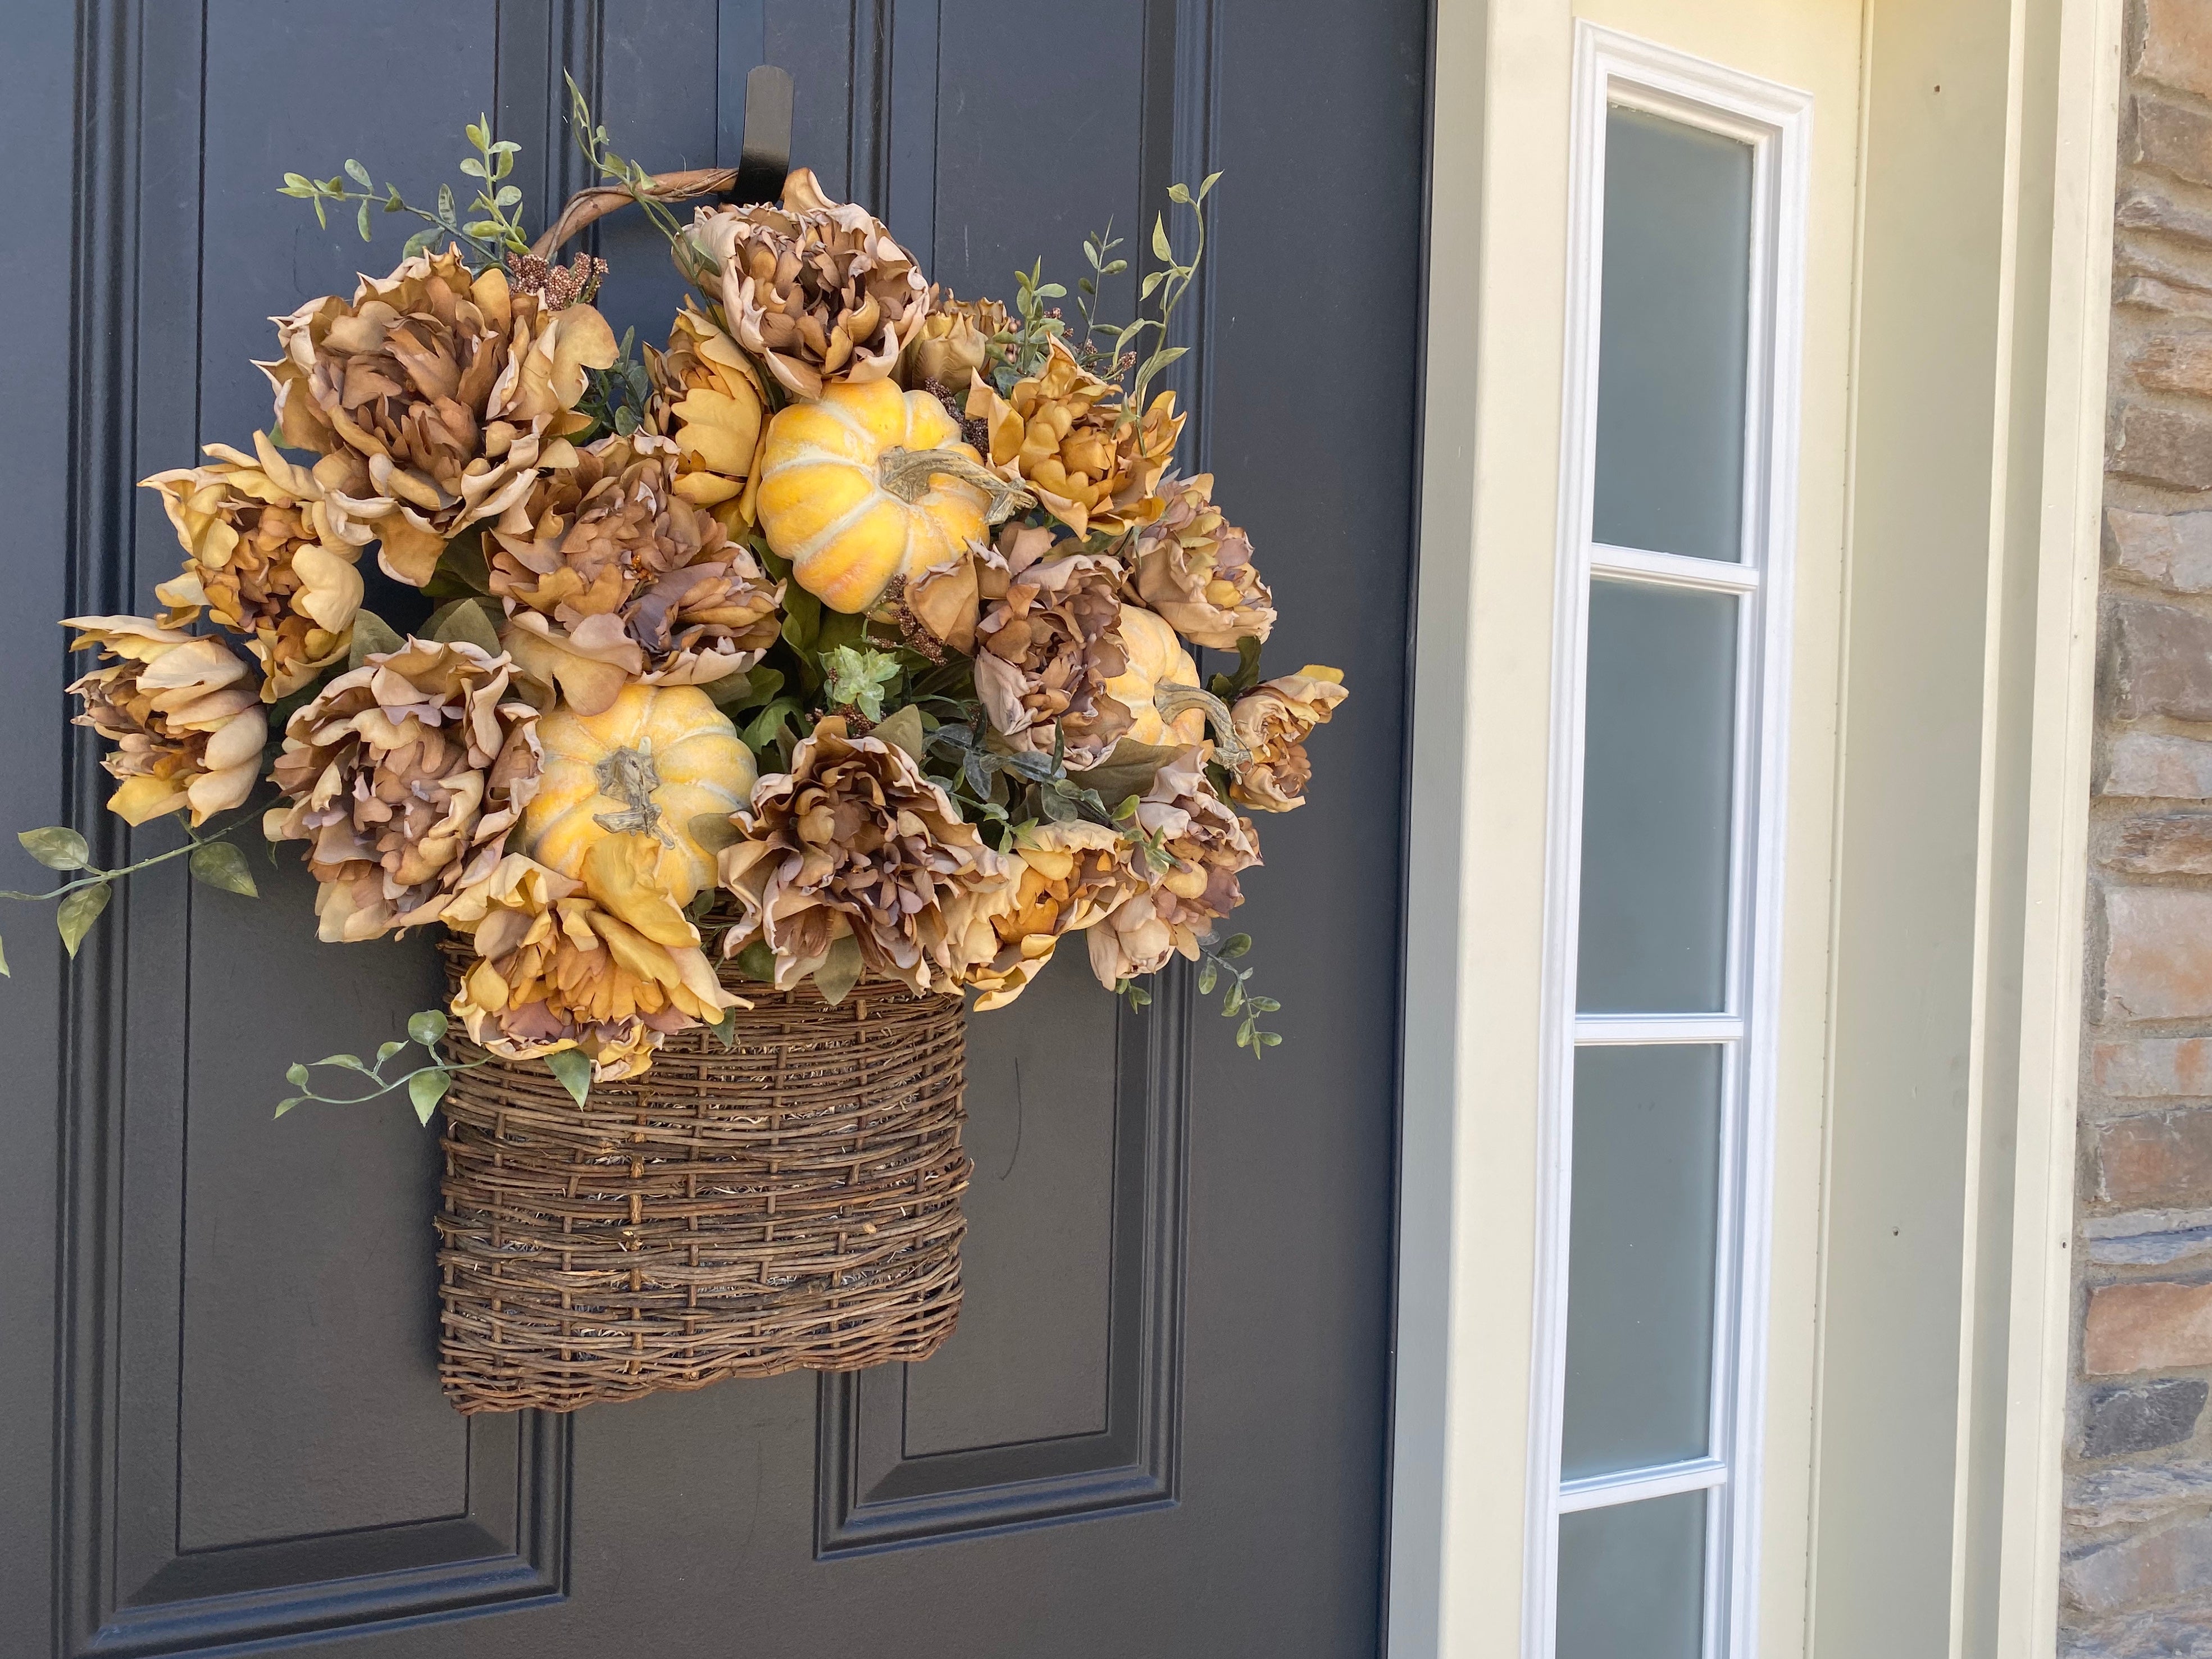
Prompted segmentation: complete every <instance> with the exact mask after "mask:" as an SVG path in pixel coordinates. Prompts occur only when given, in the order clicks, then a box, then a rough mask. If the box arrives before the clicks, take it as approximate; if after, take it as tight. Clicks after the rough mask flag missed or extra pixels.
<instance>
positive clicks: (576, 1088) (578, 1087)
mask: <svg viewBox="0 0 2212 1659" xmlns="http://www.w3.org/2000/svg"><path fill="white" fill-rule="evenodd" d="M545 1069H546V1070H547V1071H549V1072H550V1073H553V1075H554V1076H555V1077H556V1078H558V1079H561V1086H562V1088H564V1089H566V1090H567V1091H568V1092H569V1094H570V1095H571V1096H573V1097H574V1099H575V1102H576V1104H578V1105H579V1106H580V1105H582V1104H583V1103H584V1102H585V1101H586V1099H587V1098H588V1097H590V1095H591V1092H592V1057H591V1056H590V1055H589V1054H586V1053H585V1052H584V1051H583V1050H582V1049H581V1048H563V1049H562V1050H560V1051H559V1052H558V1053H557V1054H548V1055H546V1056H545Z"/></svg>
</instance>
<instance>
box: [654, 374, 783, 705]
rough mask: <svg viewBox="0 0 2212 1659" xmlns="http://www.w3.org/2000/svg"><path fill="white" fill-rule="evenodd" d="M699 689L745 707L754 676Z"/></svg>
mask: <svg viewBox="0 0 2212 1659" xmlns="http://www.w3.org/2000/svg"><path fill="white" fill-rule="evenodd" d="M623 413H624V414H625V415H627V414H628V413H629V410H623ZM699 689H700V690H702V691H704V692H705V693H706V694H707V696H708V699H709V700H710V701H712V702H713V703H714V707H715V708H720V709H721V710H723V711H724V712H725V713H726V712H728V711H729V710H731V709H732V708H744V707H745V706H746V705H747V703H748V702H750V700H751V698H752V691H753V677H752V676H751V674H750V673H749V672H747V671H745V670H744V669H742V668H741V669H739V670H738V671H737V672H736V673H734V674H725V675H723V676H722V678H720V679H719V680H708V682H707V683H706V684H704V685H702V686H701V687H700V688H699Z"/></svg>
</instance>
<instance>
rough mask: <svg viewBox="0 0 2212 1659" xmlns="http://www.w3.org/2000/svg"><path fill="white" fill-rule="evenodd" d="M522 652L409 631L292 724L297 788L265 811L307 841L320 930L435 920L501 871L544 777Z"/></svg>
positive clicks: (269, 819)
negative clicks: (522, 685)
mask: <svg viewBox="0 0 2212 1659" xmlns="http://www.w3.org/2000/svg"><path fill="white" fill-rule="evenodd" d="M512 672H513V665H512V664H511V663H510V662H509V661H508V660H507V658H505V657H503V656H502V657H491V656H487V655H486V654H485V653H484V652H483V650H481V649H480V648H478V647H476V646H473V645H470V644H467V643H465V642H455V643H453V644H447V645H432V644H426V643H424V642H423V641H420V640H413V639H410V640H409V641H407V642H406V643H405V644H404V646H402V647H400V648H399V649H398V650H397V651H386V652H379V653H374V654H373V655H371V656H370V657H368V659H366V660H365V661H363V662H362V665H361V666H360V667H358V668H356V669H354V670H352V671H350V672H349V673H344V674H341V675H339V676H338V678H336V679H334V680H332V681H331V683H330V684H328V685H327V686H325V687H324V688H323V690H322V691H321V693H320V694H319V695H318V696H316V697H315V699H314V700H313V702H308V703H307V704H305V705H303V706H302V707H301V708H299V709H297V710H295V712H294V714H293V715H292V718H291V719H290V720H289V721H287V722H286V723H285V727H284V749H283V753H281V754H280V755H278V756H277V757H276V766H275V769H274V774H273V775H274V776H275V778H276V787H277V788H279V789H280V790H282V791H283V793H284V794H285V795H286V797H287V798H288V799H289V805H278V806H272V807H270V809H269V811H268V813H267V815H266V816H265V817H264V818H263V820H262V826H261V827H262V833H263V834H264V836H267V837H268V838H269V839H270V841H272V842H275V841H304V842H307V843H309V845H308V848H307V868H308V870H309V871H310V872H312V873H313V876H314V878H315V879H316V880H317V881H318V882H319V883H321V884H322V885H321V888H320V890H319V891H318V892H317V894H316V895H315V915H316V916H317V918H318V920H319V924H320V925H319V928H318V933H319V937H320V938H322V939H325V940H326V941H329V942H332V943H337V942H341V941H349V940H354V939H374V938H375V937H376V936H377V935H379V934H380V933H392V932H394V931H396V930H398V929H403V928H407V927H416V926H417V925H418V924H421V923H423V922H428V921H436V920H438V919H439V918H440V917H441V916H442V915H444V914H445V912H446V909H447V907H448V906H449V905H450V904H451V902H453V896H454V895H455V894H456V893H457V892H459V891H460V890H462V889H463V888H465V887H466V886H467V885H468V884H471V883H472V882H476V881H480V880H482V879H483V878H485V877H486V876H488V875H489V873H490V872H491V870H492V868H493V866H495V865H496V864H497V863H498V862H499V858H500V848H501V845H502V843H504V842H505V841H506V840H507V831H508V830H510V829H513V827H514V824H515V821H516V820H517V819H518V818H519V817H520V816H521V813H522V809H523V807H524V806H525V805H527V804H528V802H529V799H530V797H531V795H532V793H533V792H534V791H535V790H536V789H537V787H538V763H539V760H540V754H539V750H538V711H537V710H536V709H534V708H532V707H531V706H530V705H529V704H528V703H526V702H520V701H519V700H515V699H513V698H511V697H510V696H509V693H508V684H509V680H510V678H511V676H512Z"/></svg>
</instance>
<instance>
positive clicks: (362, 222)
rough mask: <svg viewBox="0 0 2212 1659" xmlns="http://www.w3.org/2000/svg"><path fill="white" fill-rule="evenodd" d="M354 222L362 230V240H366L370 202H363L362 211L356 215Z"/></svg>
mask: <svg viewBox="0 0 2212 1659" xmlns="http://www.w3.org/2000/svg"><path fill="white" fill-rule="evenodd" d="M354 223H355V225H356V227H357V228H359V229H360V231H361V240H362V241H364V242H365V241H367V240H368V203H367V202H363V203H362V204H361V211H360V212H358V213H356V214H355V215H354Z"/></svg>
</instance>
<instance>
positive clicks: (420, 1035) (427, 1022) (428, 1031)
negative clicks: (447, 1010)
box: [407, 1008, 450, 1048]
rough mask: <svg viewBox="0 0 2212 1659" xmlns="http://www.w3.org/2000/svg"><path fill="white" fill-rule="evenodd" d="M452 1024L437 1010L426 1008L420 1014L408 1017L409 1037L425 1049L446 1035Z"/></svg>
mask: <svg viewBox="0 0 2212 1659" xmlns="http://www.w3.org/2000/svg"><path fill="white" fill-rule="evenodd" d="M448 1024H450V1022H449V1021H448V1020H447V1018H446V1017H445V1015H444V1014H443V1013H441V1012H439V1011H438V1010H437V1009H435V1008H425V1009H424V1010H423V1011H422V1012H421V1013H419V1014H410V1015H409V1016H408V1017H407V1035H408V1036H410V1037H411V1038H413V1039H414V1040H415V1041H416V1042H419V1043H421V1044H422V1046H423V1047H424V1048H428V1047H429V1046H430V1045H431V1044H432V1043H434V1042H437V1041H438V1039H439V1038H441V1037H442V1036H445V1035H446V1028H447V1025H448Z"/></svg>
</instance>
